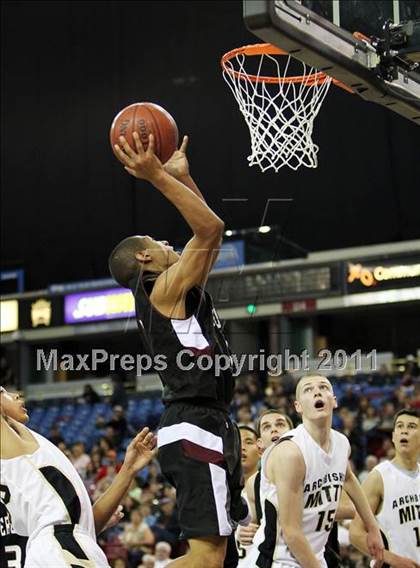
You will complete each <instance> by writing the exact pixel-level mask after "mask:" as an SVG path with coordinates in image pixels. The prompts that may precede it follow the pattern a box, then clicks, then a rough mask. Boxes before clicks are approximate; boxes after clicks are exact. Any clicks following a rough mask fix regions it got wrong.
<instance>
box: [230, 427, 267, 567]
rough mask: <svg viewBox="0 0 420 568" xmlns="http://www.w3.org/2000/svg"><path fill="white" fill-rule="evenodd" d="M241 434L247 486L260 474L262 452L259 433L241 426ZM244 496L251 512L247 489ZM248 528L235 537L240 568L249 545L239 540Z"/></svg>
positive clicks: (238, 529) (237, 532) (243, 466)
mask: <svg viewBox="0 0 420 568" xmlns="http://www.w3.org/2000/svg"><path fill="white" fill-rule="evenodd" d="M239 432H240V434H241V455H242V469H243V472H244V479H245V484H247V483H248V480H249V479H251V478H254V479H255V476H256V475H257V473H258V464H259V461H260V451H259V448H258V444H257V441H258V435H257V432H256V431H255V430H254V429H253V428H251V427H250V426H239ZM242 496H243V497H245V499H246V500H247V503H248V506H249V509H250V511H251V507H250V503H249V500H248V497H247V494H246V491H245V489H243V491H242ZM251 514H252V513H251ZM248 526H250V525H248ZM247 528H248V527H238V528H237V530H236V535H235V537H236V549H237V551H238V562H237V566H238V568H242V567H243V566H244V565H245V562H246V556H247V550H248V549H249V545H248V546H247V545H245V546H244V545H242V544H241V542H240V540H239V535H240V530H245V529H247ZM225 566H226V562H225Z"/></svg>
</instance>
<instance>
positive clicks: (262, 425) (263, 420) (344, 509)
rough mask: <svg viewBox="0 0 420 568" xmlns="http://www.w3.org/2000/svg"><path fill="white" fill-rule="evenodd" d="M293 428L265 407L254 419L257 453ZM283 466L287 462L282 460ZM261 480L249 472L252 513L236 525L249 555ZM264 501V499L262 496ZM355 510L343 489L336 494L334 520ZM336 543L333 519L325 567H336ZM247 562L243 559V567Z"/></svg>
mask: <svg viewBox="0 0 420 568" xmlns="http://www.w3.org/2000/svg"><path fill="white" fill-rule="evenodd" d="M290 430H293V422H292V421H291V419H290V417H289V416H287V414H283V413H282V412H280V411H278V410H275V409H269V410H265V411H264V412H263V413H262V414H261V416H260V418H259V419H258V422H257V434H258V440H257V444H258V447H259V448H260V452H261V454H263V453H264V451H265V450H266V449H267V448H269V447H270V446H271V445H272V444H274V443H276V442H278V440H280V438H281V436H283V435H285V434H287V432H289V431H290ZM286 467H287V464H286ZM260 484H261V470H259V471H258V473H257V474H256V475H254V476H252V477H251V478H250V479H249V480H248V481H247V483H246V492H247V500H248V504H249V505H250V510H251V514H252V521H251V523H250V524H249V525H248V526H247V527H240V531H239V536H240V542H241V543H242V544H241V546H242V547H243V548H244V549H245V550H246V551H247V554H248V555H250V554H251V553H252V552H251V551H252V543H253V538H254V535H255V533H256V532H257V530H258V527H259V525H260V524H261V518H262V507H261V496H260ZM263 504H264V500H263ZM354 514H355V508H354V506H353V504H352V503H351V501H350V499H349V498H348V496H347V494H346V493H345V492H343V493H342V494H341V497H340V503H339V507H338V509H337V513H336V517H335V519H336V521H338V520H342V519H352V518H353V517H354ZM338 554H339V544H338V535H337V523H336V522H334V524H333V527H332V530H331V532H330V534H329V537H328V541H327V544H326V547H325V560H326V562H327V565H328V568H336V567H338V566H339V556H338ZM245 566H248V565H247V564H245V563H244V567H245Z"/></svg>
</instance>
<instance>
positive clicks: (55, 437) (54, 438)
mask: <svg viewBox="0 0 420 568" xmlns="http://www.w3.org/2000/svg"><path fill="white" fill-rule="evenodd" d="M48 439H49V441H50V442H51V443H52V444H54V446H58V445H59V444H60V442H64V439H63V437H62V435H61V434H60V430H59V429H58V427H57V426H52V428H51V430H50V435H49V436H48Z"/></svg>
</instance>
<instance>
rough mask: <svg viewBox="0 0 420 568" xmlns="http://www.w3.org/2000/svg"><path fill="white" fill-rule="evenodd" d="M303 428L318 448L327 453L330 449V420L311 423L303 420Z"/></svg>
mask: <svg viewBox="0 0 420 568" xmlns="http://www.w3.org/2000/svg"><path fill="white" fill-rule="evenodd" d="M303 426H304V427H305V430H306V431H307V432H308V434H309V435H310V436H311V438H313V439H314V440H315V442H316V443H317V444H318V446H320V447H321V448H322V449H323V450H324V452H328V451H329V449H330V432H331V420H330V419H328V420H322V421H320V420H319V421H317V422H313V421H310V420H305V418H303Z"/></svg>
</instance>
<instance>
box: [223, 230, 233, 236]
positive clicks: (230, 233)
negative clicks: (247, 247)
mask: <svg viewBox="0 0 420 568" xmlns="http://www.w3.org/2000/svg"><path fill="white" fill-rule="evenodd" d="M225 235H226V237H231V236H232V235H233V231H231V230H230V229H228V230H227V231H225Z"/></svg>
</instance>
